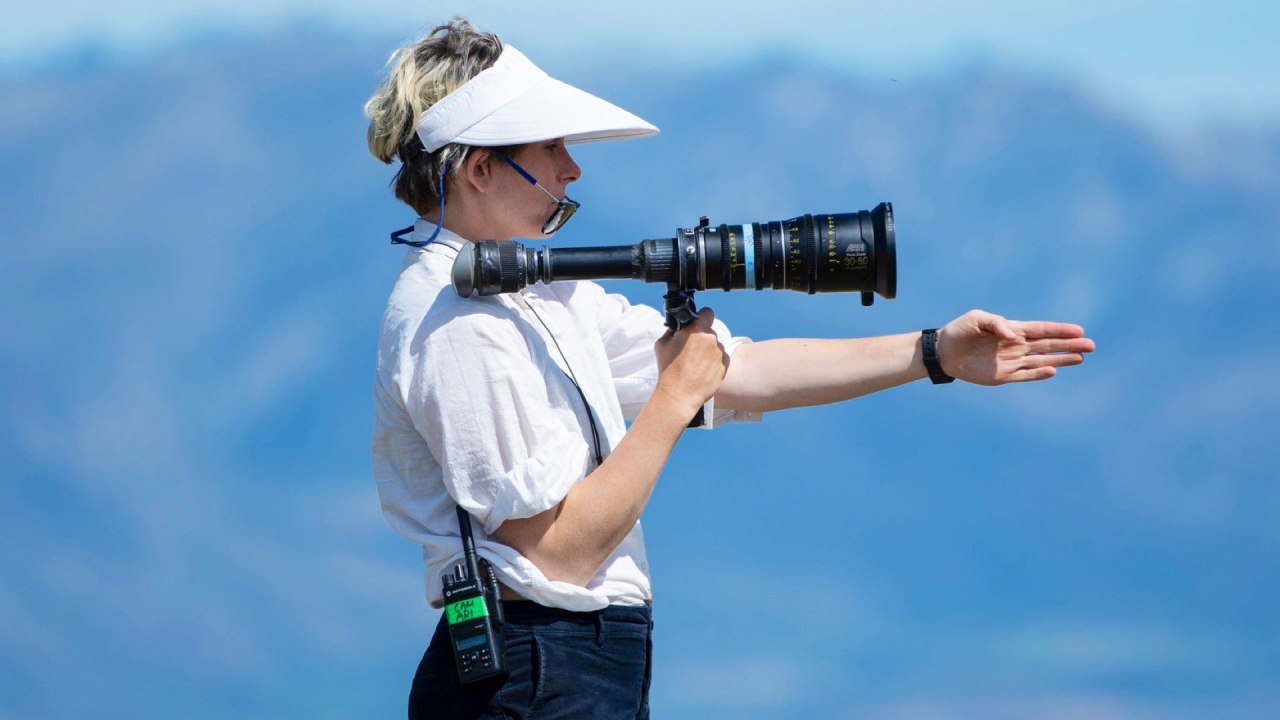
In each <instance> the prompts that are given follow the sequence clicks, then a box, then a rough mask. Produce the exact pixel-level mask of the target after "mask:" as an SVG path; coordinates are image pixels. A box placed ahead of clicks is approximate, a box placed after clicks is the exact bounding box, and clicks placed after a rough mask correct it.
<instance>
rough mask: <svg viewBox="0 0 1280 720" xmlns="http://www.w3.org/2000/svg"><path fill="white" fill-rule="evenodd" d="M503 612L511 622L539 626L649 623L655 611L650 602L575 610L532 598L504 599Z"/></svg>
mask: <svg viewBox="0 0 1280 720" xmlns="http://www.w3.org/2000/svg"><path fill="white" fill-rule="evenodd" d="M502 613H503V615H505V616H506V619H507V621H508V622H516V623H520V624H525V625H540V624H544V623H553V622H571V623H579V624H582V625H594V624H595V623H597V622H600V621H601V620H603V621H605V622H623V623H635V624H636V625H648V624H649V623H650V620H651V619H652V617H653V610H652V608H651V607H650V606H648V605H609V606H608V607H606V608H604V609H603V610H589V611H587V612H576V611H573V610H564V609H561V608H554V607H547V606H546V605H539V604H538V603H536V602H533V601H531V600H504V601H502Z"/></svg>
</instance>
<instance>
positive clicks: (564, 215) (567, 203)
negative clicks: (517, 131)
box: [502, 157, 582, 235]
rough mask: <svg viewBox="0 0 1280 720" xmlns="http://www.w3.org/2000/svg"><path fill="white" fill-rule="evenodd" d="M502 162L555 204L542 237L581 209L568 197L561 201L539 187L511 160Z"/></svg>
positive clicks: (532, 178)
mask: <svg viewBox="0 0 1280 720" xmlns="http://www.w3.org/2000/svg"><path fill="white" fill-rule="evenodd" d="M502 160H503V162H505V163H506V164H508V165H510V166H511V167H512V169H513V170H515V171H516V172H518V173H520V177H522V178H524V179H525V180H528V181H529V184H530V185H532V186H534V187H536V188H538V189H539V190H541V191H542V192H544V193H546V194H547V197H549V198H551V199H552V200H553V201H554V202H555V204H556V209H555V211H554V212H552V213H551V217H549V218H547V221H546V222H545V223H543V224H542V234H543V235H550V234H552V233H554V232H555V231H557V230H559V229H560V228H562V227H564V224H565V223H567V222H569V218H571V217H573V214H574V213H576V212H578V208H580V207H582V205H581V204H579V203H578V201H577V200H570V199H569V196H568V195H565V196H564V199H563V200H561V199H559V198H557V197H556V196H555V195H552V194H551V191H550V190H547V189H546V188H544V187H542V185H540V184H539V183H538V181H537V180H535V179H534V177H533V176H532V175H530V174H529V173H528V172H527V171H526V170H525V169H524V168H522V167H520V166H519V165H517V164H516V161H515V160H512V159H511V158H509V157H504V158H502Z"/></svg>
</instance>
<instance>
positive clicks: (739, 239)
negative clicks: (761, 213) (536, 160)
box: [453, 202, 898, 305]
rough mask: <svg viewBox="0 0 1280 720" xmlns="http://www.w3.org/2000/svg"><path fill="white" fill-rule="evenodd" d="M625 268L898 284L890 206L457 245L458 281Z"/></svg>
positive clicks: (811, 288)
mask: <svg viewBox="0 0 1280 720" xmlns="http://www.w3.org/2000/svg"><path fill="white" fill-rule="evenodd" d="M622 278H631V279H637V280H644V281H645V282H651V283H667V285H668V287H670V288H672V289H676V290H684V291H692V290H716V289H721V290H726V291H728V290H765V289H771V290H795V291H798V292H804V293H809V294H811V295H812V294H813V293H826V292H860V293H862V304H863V305H870V304H871V303H872V301H873V299H874V298H873V294H874V295H879V296H880V297H883V298H885V299H886V300H891V299H893V297H894V296H895V295H896V294H897V284H898V283H897V261H896V256H895V250H894V229H893V206H892V205H891V204H889V203H887V202H885V203H880V204H879V205H877V206H876V207H875V209H874V210H863V211H860V212H853V213H832V214H819V215H801V216H799V217H794V218H791V219H790V220H781V221H771V222H758V223H749V224H744V225H719V226H712V225H711V224H710V223H708V222H707V220H706V218H703V219H702V222H701V223H700V224H699V225H698V226H697V227H694V228H678V229H677V230H676V236H675V237H674V238H666V239H660V240H641V241H640V242H638V243H636V244H635V245H617V246H608V247H583V248H547V247H545V246H544V247H543V248H541V249H538V250H535V249H533V248H526V247H525V246H523V245H521V244H520V243H516V242H498V241H494V240H486V241H483V242H477V243H472V246H471V248H470V252H468V248H465V247H464V248H463V250H462V252H460V253H459V255H458V260H457V261H456V262H455V263H454V266H453V284H454V289H456V290H457V291H458V294H459V295H461V296H463V297H470V296H471V295H472V294H473V293H479V294H480V295H495V294H497V293H505V292H515V291H517V290H520V289H521V288H523V287H525V286H526V285H528V284H529V283H538V282H542V283H549V282H555V281H557V280H605V279H622Z"/></svg>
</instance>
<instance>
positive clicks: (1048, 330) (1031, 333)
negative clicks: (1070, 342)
mask: <svg viewBox="0 0 1280 720" xmlns="http://www.w3.org/2000/svg"><path fill="white" fill-rule="evenodd" d="M1017 325H1019V326H1020V329H1021V330H1022V334H1023V336H1024V337H1026V339H1028V340H1042V339H1044V338H1083V337H1084V328H1082V327H1080V326H1079V325H1076V324H1075V323H1061V322H1049V321H1047V320H1031V321H1027V322H1019V323H1017Z"/></svg>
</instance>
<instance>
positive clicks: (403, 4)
mask: <svg viewBox="0 0 1280 720" xmlns="http://www.w3.org/2000/svg"><path fill="white" fill-rule="evenodd" d="M454 13H461V14H466V15H469V16H471V17H472V18H473V19H474V20H475V21H476V22H477V23H478V24H479V25H481V26H482V27H484V28H486V29H492V30H494V31H496V32H498V33H499V34H501V35H503V36H504V37H505V38H507V39H508V40H510V41H512V42H513V43H515V44H518V45H522V46H524V47H525V49H526V50H529V51H532V52H534V53H536V56H537V57H538V58H539V59H540V61H541V62H544V63H547V62H548V61H551V60H552V59H553V58H555V57H556V56H562V57H563V56H571V55H576V54H579V53H581V54H582V55H585V56H587V57H592V58H593V59H601V58H609V57H610V56H612V55H615V54H617V53H618V51H619V50H622V51H634V52H640V53H644V54H645V55H646V62H647V63H652V62H654V61H655V60H665V61H667V62H671V63H683V62H691V61H696V62H698V63H699V64H701V65H704V66H705V65H707V64H712V63H715V62H721V63H724V64H731V63H733V62H735V61H737V60H738V59H740V58H742V57H744V56H747V55H749V54H753V53H755V52H757V51H758V50H759V48H760V47H762V46H766V45H769V44H772V45H775V46H777V47H779V48H785V49H786V51H787V52H798V53H800V54H803V55H808V56H813V57H818V58H821V59H823V60H827V61H830V62H832V63H834V64H838V65H839V66H840V67H845V68H857V71H858V72H860V73H862V74H867V75H872V76H875V75H883V76H885V77H886V78H892V79H903V78H906V77H910V76H912V75H913V74H916V73H919V72H923V71H928V70H933V69H935V68H936V67H938V65H939V64H942V63H946V62H954V61H955V60H956V59H963V58H966V57H971V56H983V57H991V58H994V59H998V60H1001V61H1003V62H1006V63H1009V64H1012V65H1015V66H1020V67H1025V68H1028V69H1032V70H1036V71H1038V72H1048V73H1055V74H1059V75H1063V76H1066V77H1070V78H1074V79H1077V80H1079V81H1080V82H1082V83H1084V84H1087V85H1088V86H1090V87H1091V88H1092V89H1094V90H1095V91H1096V92H1099V93H1101V94H1103V95H1105V96H1106V97H1107V99H1108V100H1109V101H1110V102H1112V103H1114V104H1115V105H1117V106H1118V107H1121V108H1125V109H1127V110H1128V111H1129V112H1131V113H1133V114H1135V115H1137V116H1139V117H1141V118H1143V119H1144V120H1145V121H1149V122H1153V123H1156V124H1158V125H1159V126H1161V127H1163V128H1165V129H1167V130H1174V131H1177V130H1181V129H1185V128H1186V127H1187V126H1188V125H1194V124H1198V123H1202V122H1213V123H1236V122H1246V123H1256V122H1258V121H1268V122H1273V123H1274V122H1280V83H1278V82H1276V81H1275V78H1277V77H1280V51H1278V50H1277V48H1276V38H1275V35H1276V28H1277V27H1280V4H1277V3H1272V2H1265V1H1264V0H1232V1H1230V2H1220V3H1212V4H1210V3H1205V2H1189V1H1187V0H1178V1H1176V2H1159V1H1157V0H1083V1H1081V2H1067V1H1065V0H1053V1H1051V2H1015V1H1012V0H976V1H974V2H965V3H954V2H947V1H945V0H905V1H903V2H895V3H831V2H826V1H825V0H793V1H792V2H786V3H778V2H755V3H737V4H733V5H729V4H727V3H708V2H701V3H689V2H680V1H679V0H655V1H653V2H645V3H641V4H629V5H619V4H614V3H598V2H588V1H586V0H567V1H565V2H555V3H514V2H495V1H493V0H461V1H459V2H454V3H449V4H447V5H444V4H439V3H419V2H408V1H407V0H372V1H370V2H361V3H351V2H345V1H343V0H193V1H191V2H182V3H169V2H158V1H157V0H121V1H120V2H113V3H99V2H91V1H90V0H56V1H55V2H31V0H22V1H21V2H18V3H17V4H16V6H15V5H14V4H13V3H9V7H8V9H7V10H6V11H5V16H6V18H5V22H3V23H0V61H2V62H7V63H19V64H21V63H24V62H28V61H30V60H31V59H33V58H41V57H46V56H48V55H50V54H57V53H58V52H60V51H62V50H65V49H67V48H71V47H77V46H80V45H83V44H84V43H86V42H92V43H97V44H101V45H104V46H106V47H109V48H112V49H114V50H116V51H122V52H125V53H134V54H146V53H149V52H151V51H153V50H155V49H156V48H157V47H164V46H167V45H168V44H170V43H172V42H173V41H174V39H175V38H179V37H184V36H186V35H189V34H191V33H201V32H206V31H208V30H210V29H231V30H235V31H269V30H270V29H271V28H273V27H277V26H278V25H279V24H281V23H286V22H290V21H293V20H294V19H296V18H298V17H311V18H320V19H324V20H330V21H332V22H334V23H336V24H338V25H339V26H341V27H343V28H349V29H350V30H351V31H353V32H358V33H369V34H376V35H385V36H388V37H408V36H410V35H412V34H414V32H415V31H416V30H417V29H419V28H420V27H422V26H423V25H427V24H430V23H431V22H433V21H435V20H439V19H441V18H442V17H444V16H445V15H449V14H454ZM566 59H567V58H566Z"/></svg>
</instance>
